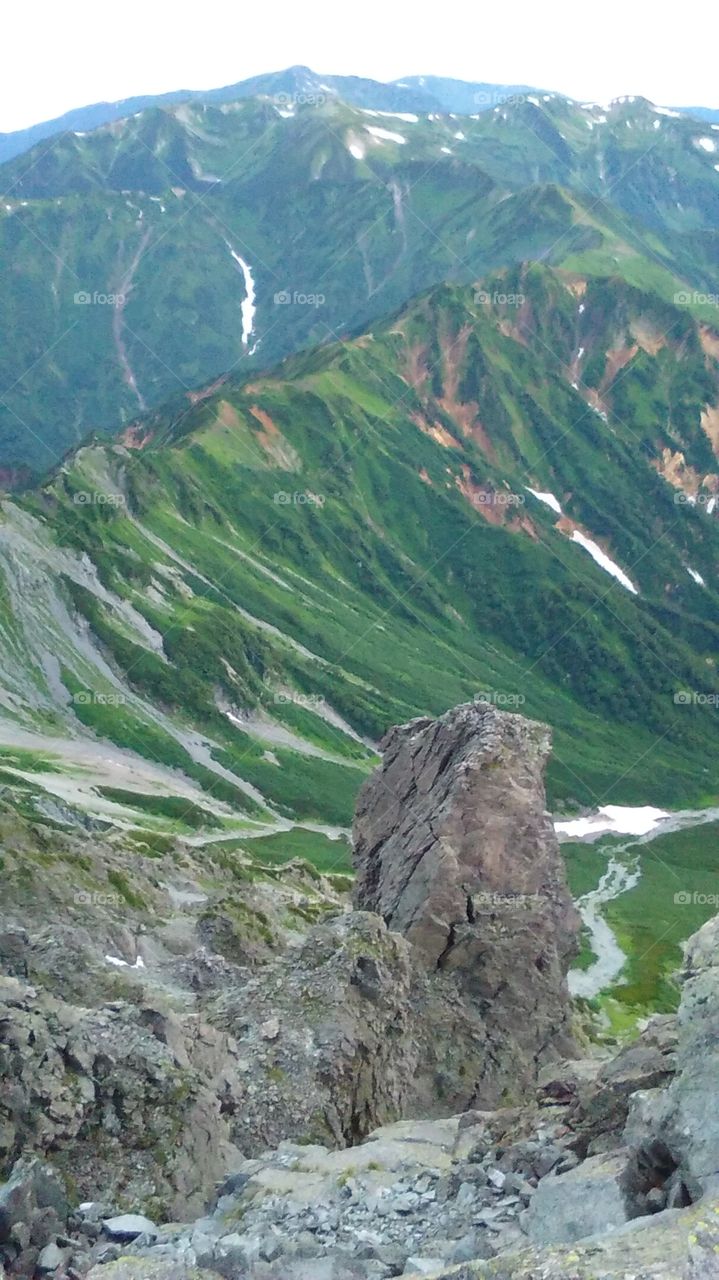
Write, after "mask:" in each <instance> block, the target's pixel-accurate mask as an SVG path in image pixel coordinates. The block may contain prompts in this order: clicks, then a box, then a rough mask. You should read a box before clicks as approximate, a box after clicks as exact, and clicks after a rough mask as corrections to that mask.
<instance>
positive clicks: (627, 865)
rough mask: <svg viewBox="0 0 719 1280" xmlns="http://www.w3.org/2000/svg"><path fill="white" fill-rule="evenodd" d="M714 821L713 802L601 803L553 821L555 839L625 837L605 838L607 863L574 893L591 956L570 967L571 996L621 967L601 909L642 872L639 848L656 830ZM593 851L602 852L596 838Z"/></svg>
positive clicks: (592, 991)
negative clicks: (678, 806)
mask: <svg viewBox="0 0 719 1280" xmlns="http://www.w3.org/2000/svg"><path fill="white" fill-rule="evenodd" d="M717 821H719V808H717V807H714V808H708V809H682V810H678V811H677V812H675V813H668V812H666V811H664V810H662V809H655V808H652V807H650V806H645V807H643V808H625V807H623V806H621V805H606V806H605V807H603V808H601V809H598V810H596V812H594V813H591V814H587V815H585V816H584V817H581V818H576V819H567V820H564V819H562V820H558V821H556V822H555V824H554V826H555V830H556V832H557V835H558V837H559V839H560V841H565V840H574V841H576V840H582V841H585V842H588V843H594V842H595V841H598V840H601V837H604V838H605V840H606V838H607V837H613V836H614V837H615V836H618V835H627V836H630V837H631V838H630V839H628V840H626V841H625V842H624V843H622V844H619V845H618V844H617V843H616V841H615V840H612V841H611V843H607V846H606V854H607V867H606V870H605V871H604V872H603V874H602V876H601V878H600V881H599V884H598V885H597V887H596V888H595V889H591V890H590V891H589V892H588V893H585V894H583V895H582V897H581V898H578V899H577V902H576V906H577V910H578V911H579V914H580V915H581V917H582V923H583V924H584V926H585V928H586V929H587V931H588V933H589V945H590V946H591V949H592V951H593V953H594V955H595V957H596V959H595V960H594V961H593V962H592V964H590V965H589V967H588V968H587V969H571V970H570V972H569V975H568V982H569V990H570V992H571V994H572V995H573V996H583V997H585V998H586V999H591V998H592V997H593V996H597V995H599V994H600V992H602V991H604V990H605V989H606V988H607V987H609V986H612V985H613V984H614V983H615V982H616V981H617V979H618V978H619V976H620V974H621V972H622V969H623V968H624V964H625V962H626V959H627V957H626V955H625V953H624V951H623V950H622V948H621V947H620V945H619V942H618V941H617V938H616V936H615V934H614V931H613V930H612V928H611V927H610V925H609V924H608V923H607V921H606V919H605V918H604V914H603V911H604V908H605V907H606V905H607V903H609V902H613V901H614V899H615V898H618V897H619V896H620V894H622V893H626V892H627V891H628V890H629V889H633V888H634V886H635V885H636V884H638V882H639V880H640V878H641V874H642V865H641V857H640V855H639V852H638V850H639V848H640V847H641V846H642V845H645V844H649V843H651V841H652V840H655V839H656V837H657V836H664V835H667V834H668V833H669V832H672V831H680V830H682V829H684V828H686V827H696V826H702V825H703V824H705V823H708V822H717ZM599 851H600V852H603V848H602V844H601V843H600V845H599Z"/></svg>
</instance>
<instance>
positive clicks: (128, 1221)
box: [102, 1213, 160, 1240]
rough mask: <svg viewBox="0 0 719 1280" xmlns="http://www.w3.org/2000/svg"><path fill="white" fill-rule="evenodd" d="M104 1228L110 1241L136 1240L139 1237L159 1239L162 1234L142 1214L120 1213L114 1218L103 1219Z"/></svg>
mask: <svg viewBox="0 0 719 1280" xmlns="http://www.w3.org/2000/svg"><path fill="white" fill-rule="evenodd" d="M102 1227H103V1231H104V1232H105V1235H106V1236H108V1237H109V1238H110V1240H136V1239H137V1237H138V1236H150V1237H151V1238H155V1237H157V1236H158V1235H159V1234H160V1233H159V1231H158V1229H157V1227H156V1226H155V1224H154V1222H151V1221H150V1219H149V1218H146V1217H145V1216H144V1214H142V1213H120V1214H118V1215H117V1216H116V1217H114V1218H103V1220H102Z"/></svg>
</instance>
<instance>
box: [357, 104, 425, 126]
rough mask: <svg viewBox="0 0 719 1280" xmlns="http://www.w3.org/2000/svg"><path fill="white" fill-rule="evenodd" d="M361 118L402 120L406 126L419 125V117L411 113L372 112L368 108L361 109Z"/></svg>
mask: <svg viewBox="0 0 719 1280" xmlns="http://www.w3.org/2000/svg"><path fill="white" fill-rule="evenodd" d="M360 109H361V111H362V115H363V116H385V117H386V118H387V119H388V120H404V121H405V123H406V124H419V116H416V115H414V114H413V112H411V111H373V110H372V109H371V108H370V107H361V108H360Z"/></svg>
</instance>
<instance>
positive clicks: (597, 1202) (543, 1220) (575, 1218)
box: [527, 1151, 638, 1245]
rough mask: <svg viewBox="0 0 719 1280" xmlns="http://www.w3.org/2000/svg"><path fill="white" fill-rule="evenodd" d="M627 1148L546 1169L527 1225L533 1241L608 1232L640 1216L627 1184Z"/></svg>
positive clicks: (560, 1240) (543, 1242)
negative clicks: (555, 1169) (562, 1167)
mask: <svg viewBox="0 0 719 1280" xmlns="http://www.w3.org/2000/svg"><path fill="white" fill-rule="evenodd" d="M628 1162H629V1156H628V1153H627V1152H626V1151H620V1152H618V1153H617V1152H615V1153H613V1154H611V1155H606V1156H592V1157H590V1159H588V1160H585V1161H584V1162H583V1163H582V1164H580V1165H578V1166H577V1167H576V1168H575V1169H570V1170H569V1171H568V1172H567V1173H560V1174H557V1175H552V1174H550V1175H548V1176H547V1177H546V1178H543V1179H542V1181H541V1182H540V1184H539V1186H538V1188H537V1190H536V1192H535V1194H534V1195H533V1197H532V1200H531V1202H530V1206H529V1214H528V1217H527V1231H528V1235H529V1238H530V1240H532V1241H533V1243H534V1244H538V1245H548V1244H563V1243H567V1244H569V1243H571V1242H572V1241H573V1240H583V1239H584V1238H585V1237H586V1236H593V1235H597V1234H603V1235H606V1234H607V1233H608V1232H610V1231H615V1230H616V1229H617V1228H618V1227H621V1226H623V1225H624V1223H626V1222H629V1221H630V1219H631V1218H632V1217H637V1216H638V1212H637V1210H636V1208H634V1207H633V1206H632V1204H631V1200H630V1197H629V1195H628V1193H627V1188H626V1176H627V1166H628Z"/></svg>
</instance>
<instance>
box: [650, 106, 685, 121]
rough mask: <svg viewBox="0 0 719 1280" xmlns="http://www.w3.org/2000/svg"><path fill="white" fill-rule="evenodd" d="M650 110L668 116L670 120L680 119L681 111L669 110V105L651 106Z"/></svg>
mask: <svg viewBox="0 0 719 1280" xmlns="http://www.w3.org/2000/svg"><path fill="white" fill-rule="evenodd" d="M652 111H654V112H655V113H656V114H657V115H658V116H670V117H671V119H672V120H681V118H682V113H681V111H670V110H669V107H652Z"/></svg>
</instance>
